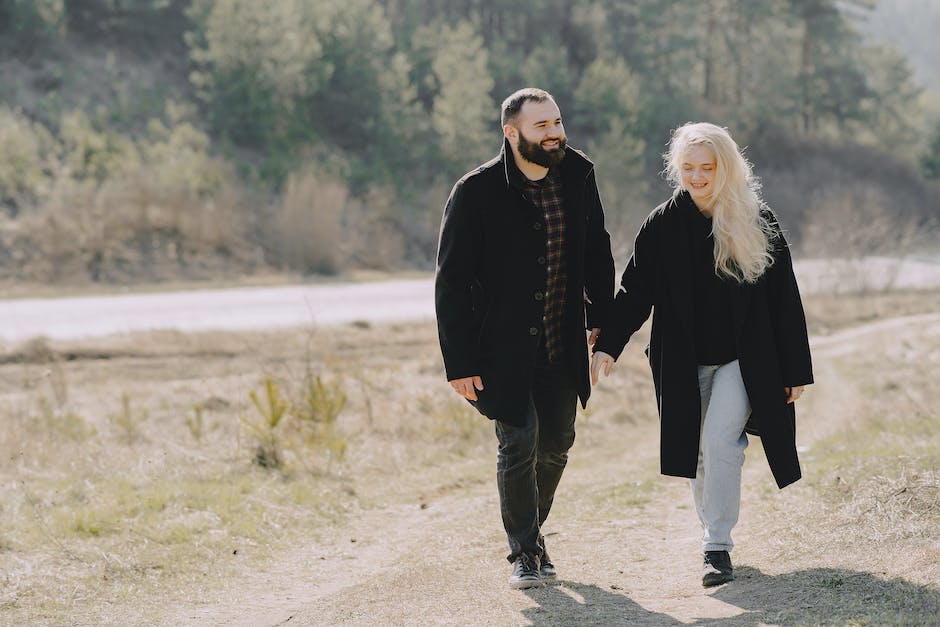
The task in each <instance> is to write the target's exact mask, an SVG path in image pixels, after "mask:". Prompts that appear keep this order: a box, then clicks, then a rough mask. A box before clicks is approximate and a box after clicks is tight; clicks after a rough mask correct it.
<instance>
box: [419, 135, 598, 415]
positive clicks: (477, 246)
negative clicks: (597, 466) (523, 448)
mask: <svg viewBox="0 0 940 627" xmlns="http://www.w3.org/2000/svg"><path fill="white" fill-rule="evenodd" d="M559 167H560V171H561V177H562V187H563V190H562V193H563V197H564V213H565V258H566V260H567V271H568V282H567V288H566V291H565V295H566V298H565V308H564V322H563V327H562V343H563V346H564V355H565V357H564V360H565V364H566V366H567V367H568V368H569V369H570V372H571V374H572V376H573V377H574V380H575V382H576V385H577V388H578V396H579V397H580V399H581V403H582V405H584V404H586V403H587V400H588V397H589V396H590V394H591V383H590V376H589V365H588V352H587V339H586V334H585V328H586V327H588V328H590V327H599V326H602V325H603V321H604V319H605V317H606V315H607V312H608V310H609V308H610V306H611V304H612V301H613V294H614V263H613V258H612V256H611V253H610V236H609V235H608V233H607V231H606V229H605V228H604V212H603V208H602V206H601V201H600V197H599V195H598V193H597V184H596V182H595V178H594V164H593V163H591V161H590V160H589V159H588V158H587V157H586V156H584V154H583V153H581V152H580V151H577V150H574V149H572V148H567V149H566V153H565V158H564V160H563V161H562V162H561V165H560V166H559ZM513 171H515V172H516V174H517V175H518V171H517V170H516V166H515V161H514V158H513V154H512V152H511V149H510V148H509V145H508V142H504V146H503V150H502V152H501V153H500V154H499V155H498V156H497V157H495V158H494V159H492V160H490V161H489V162H487V163H485V164H483V165H482V166H480V167H479V168H477V169H475V170H473V171H472V172H469V173H468V174H466V175H464V176H463V177H462V178H461V179H460V180H459V181H457V184H456V185H454V189H453V191H451V194H450V198H449V199H448V200H447V205H446V206H445V208H444V217H443V220H442V222H441V232H440V242H439V245H438V257H437V273H436V277H435V305H436V308H437V328H438V334H439V337H440V341H441V350H442V352H443V355H444V367H445V369H446V372H447V379H448V380H453V379H459V378H463V377H470V376H476V375H479V376H480V377H482V379H483V387H484V389H483V390H482V391H480V392H477V397H478V399H479V400H478V401H476V402H475V403H473V404H474V405H475V406H476V408H477V409H478V410H479V411H480V413H482V414H484V415H486V416H488V417H489V418H492V419H497V420H501V421H504V422H507V423H510V424H517V425H520V424H522V423H523V421H524V419H525V410H526V407H527V405H528V400H529V393H530V384H531V381H532V376H533V371H534V364H535V355H536V349H537V348H538V343H539V340H540V336H541V334H542V313H543V308H544V302H545V301H544V300H543V299H544V292H545V279H546V238H545V218H544V216H543V215H542V213H541V212H540V211H539V210H537V209H536V207H535V205H534V204H533V203H532V202H531V201H530V200H528V199H526V198H525V196H524V193H523V191H522V190H521V189H520V188H519V187H518V186H517V185H516V184H514V183H513V182H512V181H513V180H514V177H513V176H512V174H513Z"/></svg>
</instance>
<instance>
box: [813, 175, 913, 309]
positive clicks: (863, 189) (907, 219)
mask: <svg viewBox="0 0 940 627" xmlns="http://www.w3.org/2000/svg"><path fill="white" fill-rule="evenodd" d="M919 233H920V229H919V225H918V220H917V219H916V218H915V217H913V216H911V215H909V214H903V213H899V212H898V211H896V210H895V209H894V204H893V203H892V200H891V198H889V197H888V196H887V195H886V194H885V192H884V191H883V190H882V188H880V187H875V186H872V185H865V184H855V185H851V186H842V185H833V186H831V187H828V188H824V189H822V190H820V191H818V192H814V193H811V194H809V197H808V202H807V206H806V217H805V219H804V222H803V225H802V246H801V251H802V254H803V255H804V256H806V257H816V258H821V259H828V260H830V262H829V268H828V270H829V271H831V272H833V273H835V274H837V275H838V276H837V277H836V278H837V280H838V282H839V289H840V290H843V291H844V290H845V289H857V290H871V289H890V288H891V287H892V286H893V285H894V284H895V282H896V281H897V277H898V273H899V272H900V269H901V264H902V262H903V257H904V256H905V255H907V254H909V253H910V252H911V251H912V250H913V249H914V248H915V247H916V245H917V241H918V239H919ZM871 257H883V259H882V260H880V261H881V263H879V264H872V263H865V259H866V258H871Z"/></svg>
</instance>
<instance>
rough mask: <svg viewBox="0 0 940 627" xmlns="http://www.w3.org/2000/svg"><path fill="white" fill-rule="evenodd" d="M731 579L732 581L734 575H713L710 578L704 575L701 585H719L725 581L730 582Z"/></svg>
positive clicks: (708, 586) (707, 586) (709, 586)
mask: <svg viewBox="0 0 940 627" xmlns="http://www.w3.org/2000/svg"><path fill="white" fill-rule="evenodd" d="M732 581H734V575H730V576H727V577H714V578H711V579H710V578H707V577H706V578H705V579H702V585H703V586H704V587H706V588H711V587H714V586H720V585H722V584H725V583H730V582H732Z"/></svg>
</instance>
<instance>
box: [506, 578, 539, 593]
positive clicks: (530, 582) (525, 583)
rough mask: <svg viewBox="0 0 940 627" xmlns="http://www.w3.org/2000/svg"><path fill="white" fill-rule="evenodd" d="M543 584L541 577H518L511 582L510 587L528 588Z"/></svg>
mask: <svg viewBox="0 0 940 627" xmlns="http://www.w3.org/2000/svg"><path fill="white" fill-rule="evenodd" d="M541 585H542V580H541V579H517V580H515V581H510V582H509V587H510V588H512V589H514V590H528V589H529V588H538V587H540V586H541Z"/></svg>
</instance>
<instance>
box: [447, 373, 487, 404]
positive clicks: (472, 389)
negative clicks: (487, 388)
mask: <svg viewBox="0 0 940 627" xmlns="http://www.w3.org/2000/svg"><path fill="white" fill-rule="evenodd" d="M448 383H450V387H452V388H454V392H457V394H460V395H461V396H462V397H464V398H465V399H467V400H471V401H475V400H477V390H482V389H483V379H482V378H480V377H479V376H475V377H464V378H462V379H454V380H452V381H449V382H448Z"/></svg>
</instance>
